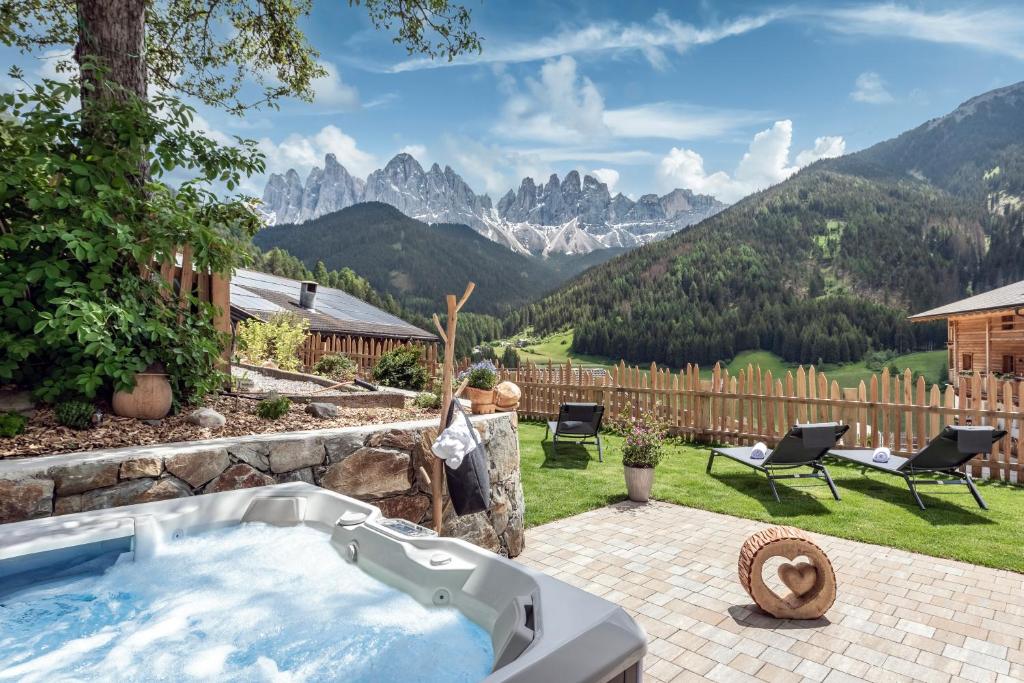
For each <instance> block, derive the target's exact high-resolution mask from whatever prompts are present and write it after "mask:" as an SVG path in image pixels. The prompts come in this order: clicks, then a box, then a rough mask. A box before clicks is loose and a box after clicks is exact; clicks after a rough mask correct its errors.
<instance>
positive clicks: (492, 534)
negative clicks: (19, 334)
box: [0, 413, 523, 557]
mask: <svg viewBox="0 0 1024 683" xmlns="http://www.w3.org/2000/svg"><path fill="white" fill-rule="evenodd" d="M473 423H474V425H476V427H477V430H478V431H479V432H480V433H481V436H482V438H483V441H484V444H485V446H486V448H487V455H488V459H489V461H490V474H491V509H490V510H489V511H487V512H481V513H477V514H474V515H467V516H465V517H456V516H455V514H454V512H453V511H452V508H451V505H450V504H448V500H447V494H446V495H445V520H444V521H445V524H444V528H445V534H446V535H451V536H457V537H459V538H463V539H465V540H467V541H469V542H471V543H475V544H476V545H479V546H481V547H484V548H487V549H488V550H493V551H495V552H500V553H502V554H503V555H507V556H509V557H515V556H516V555H518V554H519V553H520V552H521V551H522V549H523V487H522V483H521V481H520V478H519V438H518V433H517V431H518V430H517V424H516V419H515V413H502V414H496V415H488V416H479V417H475V418H473ZM436 428H437V423H436V422H435V421H433V420H431V421H419V422H403V423H395V424H390V425H370V426H365V427H343V428H339V429H321V430H315V431H305V432H286V433H280V434H256V435H251V436H242V437H231V438H223V439H210V440H207V441H189V442H183V443H175V444H163V445H159V446H140V447H134V448H115V449H104V450H97V451H89V452H84V453H71V454H67V455H51V456H40V457H33V458H18V459H8V460H0V523H3V522H14V521H20V520H24V519H32V518H35V517H47V516H50V515H60V514H67V513H72V512H81V511H85V510H98V509H102V508H109V507H115V506H118V505H132V504H135V503H144V502H149V501H154V500H166V499H168V498H181V497H184V496H193V495H200V494H204V493H215V492H217V491H230V490H233V489H240V488H250V487H254V486H265V485H267V484H274V483H281V482H290V481H304V482H307V483H310V484H316V485H318V486H322V487H324V488H327V489H330V490H332V491H337V492H339V493H343V494H345V495H349V496H352V497H354V498H359V499H361V500H365V501H368V502H370V503H372V504H374V505H377V506H378V507H380V509H381V510H382V511H383V513H384V514H385V515H387V516H389V517H401V518H403V519H408V520H409V521H412V522H416V523H417V524H423V525H424V526H430V525H431V523H432V520H431V505H430V496H429V493H430V486H429V485H428V484H427V482H426V481H425V479H424V477H423V475H422V474H421V471H420V470H421V468H423V469H425V470H426V471H427V472H429V471H430V466H429V463H430V458H432V457H433V456H432V455H431V454H430V452H429V451H427V450H426V449H424V448H423V446H422V445H421V435H422V433H423V431H424V430H425V429H432V430H436Z"/></svg>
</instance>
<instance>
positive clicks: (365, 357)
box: [299, 332, 437, 377]
mask: <svg viewBox="0 0 1024 683" xmlns="http://www.w3.org/2000/svg"><path fill="white" fill-rule="evenodd" d="M413 345H417V346H421V347H422V348H423V353H422V359H423V362H424V363H425V364H426V366H427V369H428V370H429V371H430V373H431V375H434V374H436V371H437V344H430V343H418V342H409V341H402V340H398V339H381V338H376V337H357V336H352V335H341V334H319V333H316V332H313V333H311V334H309V335H308V336H307V337H306V341H305V342H304V343H303V344H302V347H301V348H300V349H299V357H300V358H301V359H302V365H303V367H304V368H305V370H306V371H310V370H312V369H313V366H314V365H315V364H316V362H317V361H318V360H320V359H321V358H322V357H323V356H326V355H328V354H332V353H343V354H345V355H346V356H348V357H349V358H351V359H352V360H354V361H355V362H356V364H357V365H358V366H359V370H358V372H359V375H360V376H363V377H368V376H369V375H370V373H371V371H372V370H373V366H374V365H376V364H377V361H378V360H380V357H381V356H383V355H384V354H385V353H387V352H388V351H392V350H394V349H397V348H400V347H403V346H413Z"/></svg>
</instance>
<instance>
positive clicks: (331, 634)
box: [0, 524, 493, 683]
mask: <svg viewBox="0 0 1024 683" xmlns="http://www.w3.org/2000/svg"><path fill="white" fill-rule="evenodd" d="M0 662H2V665H0V666H2V667H3V668H2V669H0V680H17V681H44V680H45V681H52V680H67V679H74V680H118V681H136V680H138V681H142V680H146V681H149V680H171V681H182V680H194V679H205V680H244V681H288V682H289V683H291V682H294V681H327V680H332V681H333V680H338V681H347V682H367V683H371V682H378V681H379V682H382V683H383V682H385V681H387V682H391V681H413V680H415V681H426V682H431V681H437V682H438V683H440V682H441V681H444V682H446V683H447V682H459V681H466V682H468V681H479V680H481V679H483V678H485V677H486V676H487V674H488V673H490V670H491V665H492V662H493V651H492V647H491V640H490V635H489V634H488V633H487V632H486V631H485V630H484V629H482V628H480V627H479V626H477V625H476V624H474V623H473V622H472V621H470V620H469V619H467V618H466V617H465V616H464V615H463V614H462V613H461V612H459V611H458V610H456V609H454V608H442V607H432V606H431V607H427V606H424V605H421V604H420V603H418V602H416V601H415V600H414V599H413V598H412V597H410V596H409V595H407V594H405V593H403V592H401V591H399V590H396V589H394V588H392V587H390V586H388V585H386V584H384V583H382V582H380V581H378V580H376V579H374V578H373V577H371V576H369V575H367V574H365V573H364V572H363V571H361V570H360V569H359V568H358V567H356V566H354V565H350V564H348V563H347V562H345V561H344V560H342V559H341V557H340V556H339V555H338V553H337V551H336V550H335V549H334V547H333V546H331V544H330V542H329V537H328V536H327V535H326V534H324V533H323V532H320V531H317V530H315V529H311V528H308V527H302V526H299V527H273V526H266V525H263V524H246V525H242V526H237V527H230V528H228V529H223V530H218V531H212V532H208V533H205V534H202V535H198V536H193V537H188V538H185V539H181V540H176V541H172V542H170V543H167V544H166V545H165V546H164V547H163V548H162V549H161V550H160V552H159V554H158V555H156V556H155V557H151V558H147V559H143V560H139V561H136V562H132V561H129V560H126V559H122V560H121V561H119V562H118V563H117V564H115V565H114V566H112V567H110V568H108V569H107V570H106V571H104V572H102V573H94V574H92V575H86V576H74V577H70V578H62V579H57V580H54V581H50V582H48V583H46V584H41V585H35V586H30V587H28V588H25V589H23V590H20V591H18V592H17V593H15V594H12V595H7V596H4V597H0Z"/></svg>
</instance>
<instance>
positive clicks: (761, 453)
mask: <svg viewBox="0 0 1024 683" xmlns="http://www.w3.org/2000/svg"><path fill="white" fill-rule="evenodd" d="M767 455H768V446H766V445H765V444H763V443H761V442H760V441H758V442H757V443H755V444H754V446H753V448H751V449H750V457H751V459H753V460H763V459H764V457H765V456H767Z"/></svg>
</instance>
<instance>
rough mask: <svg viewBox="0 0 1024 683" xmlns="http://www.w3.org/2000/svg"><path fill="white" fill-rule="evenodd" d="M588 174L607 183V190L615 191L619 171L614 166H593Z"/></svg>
mask: <svg viewBox="0 0 1024 683" xmlns="http://www.w3.org/2000/svg"><path fill="white" fill-rule="evenodd" d="M590 175H592V176H594V177H595V178H597V179H598V180H600V181H601V182H602V183H604V184H605V185H607V186H608V191H609V192H611V193H612V194H614V193H615V186H616V185H617V184H618V183H619V172H618V171H616V170H615V169H614V168H595V169H594V170H593V171H591V172H590Z"/></svg>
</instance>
